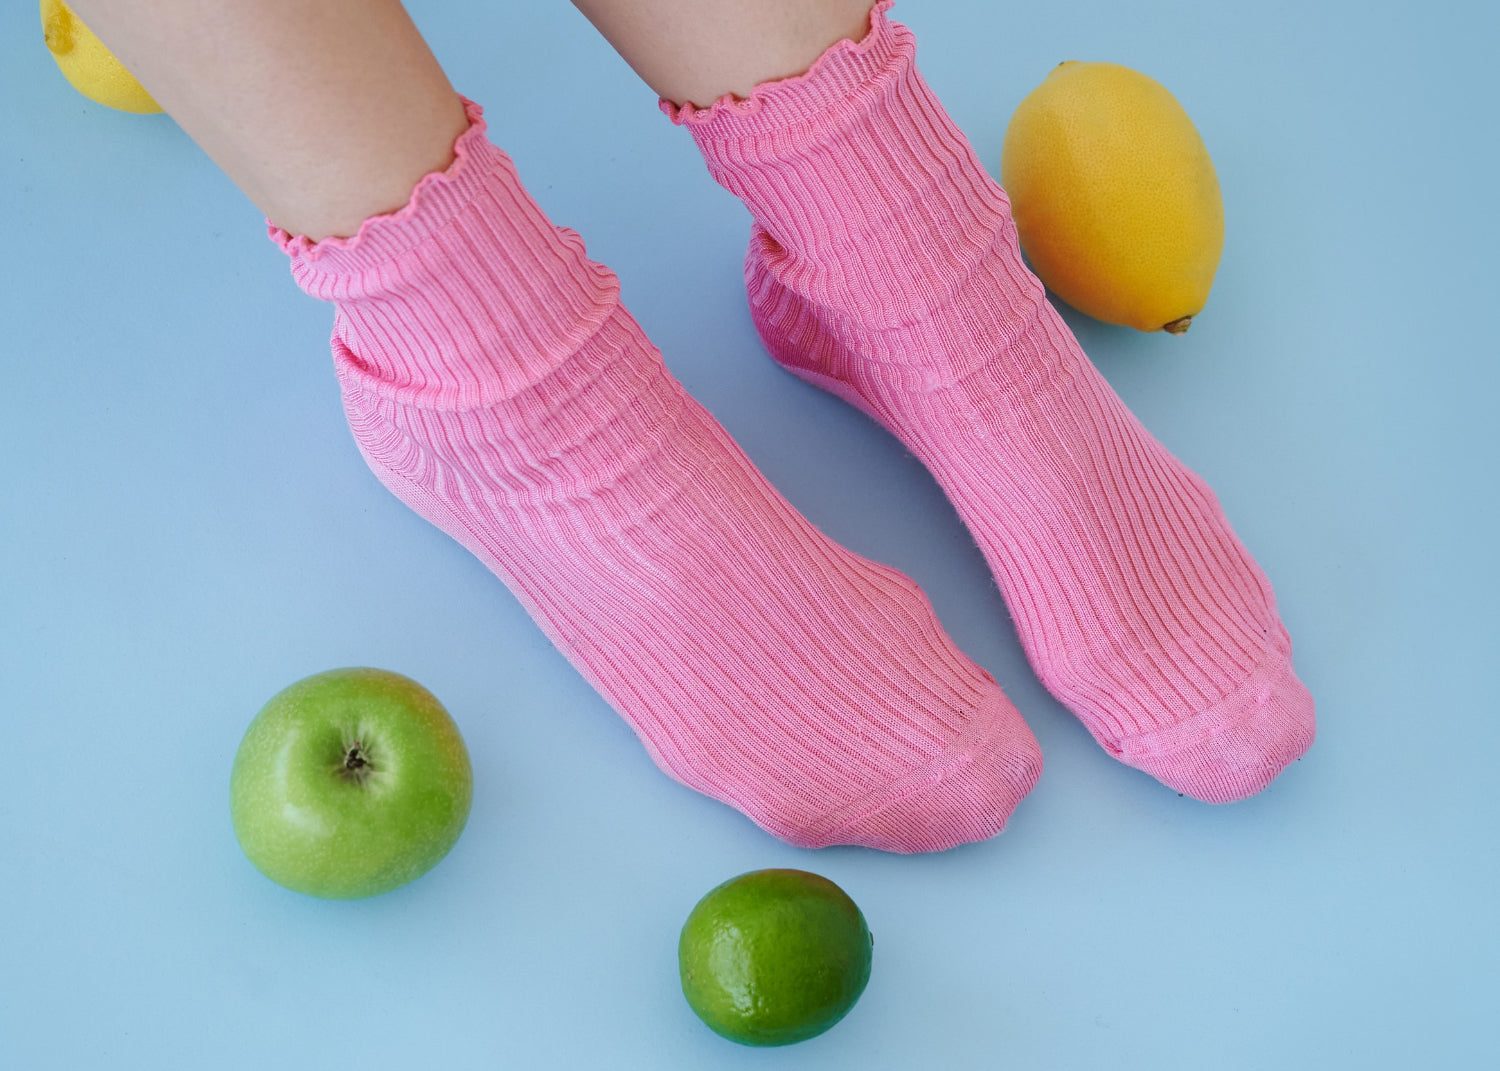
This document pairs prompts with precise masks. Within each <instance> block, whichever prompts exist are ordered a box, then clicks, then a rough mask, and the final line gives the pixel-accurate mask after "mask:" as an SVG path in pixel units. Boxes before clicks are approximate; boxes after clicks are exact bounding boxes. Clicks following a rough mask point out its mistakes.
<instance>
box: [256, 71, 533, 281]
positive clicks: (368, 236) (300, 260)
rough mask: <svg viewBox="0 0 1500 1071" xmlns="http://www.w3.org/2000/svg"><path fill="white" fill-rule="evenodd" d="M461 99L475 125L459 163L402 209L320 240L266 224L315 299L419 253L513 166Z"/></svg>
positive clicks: (462, 139) (426, 181) (427, 179)
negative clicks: (344, 281)
mask: <svg viewBox="0 0 1500 1071" xmlns="http://www.w3.org/2000/svg"><path fill="white" fill-rule="evenodd" d="M459 99H460V100H462V101H463V104H464V112H465V114H466V115H467V116H468V119H469V126H468V128H467V129H466V130H464V132H463V133H462V134H460V135H459V136H458V137H457V139H455V140H454V142H453V162H452V163H450V164H449V165H448V166H447V167H446V168H445V169H443V170H442V171H432V172H429V173H428V174H426V175H424V176H423V177H422V179H421V180H420V181H419V182H418V183H417V184H416V186H415V187H414V188H413V189H412V192H411V196H410V197H408V198H407V201H406V204H405V205H403V206H402V207H401V208H399V209H397V210H396V211H394V212H387V213H383V214H381V215H376V216H371V217H370V218H369V219H367V220H365V221H364V222H363V223H361V224H360V225H359V230H358V231H356V232H355V233H354V234H353V235H351V236H349V237H331V238H323V239H319V240H317V241H314V240H313V239H311V238H308V237H307V236H306V235H294V234H291V233H289V232H287V231H286V230H283V229H282V228H281V227H278V226H277V225H276V224H274V223H272V222H271V221H270V220H266V232H267V234H268V235H269V236H270V238H271V240H272V241H273V242H275V243H276V244H277V245H278V246H280V247H281V250H282V252H284V253H286V254H287V256H289V257H291V259H292V272H293V274H294V275H295V276H296V278H297V282H298V283H299V285H301V286H302V288H303V289H304V290H306V291H307V292H308V293H309V294H311V295H312V296H313V297H316V298H321V299H323V300H325V301H331V300H337V297H338V295H337V294H333V293H324V292H322V291H323V290H325V289H327V288H328V284H333V283H334V281H335V279H336V278H338V277H344V276H352V275H358V274H361V273H363V272H365V271H368V270H370V269H372V268H377V267H379V266H380V265H382V264H384V263H386V262H389V261H391V260H394V259H395V258H397V257H400V256H401V255H402V254H404V253H407V252H409V251H410V250H412V249H415V248H416V247H417V246H418V245H420V244H421V243H422V242H423V240H425V239H426V238H428V237H429V236H430V235H431V234H433V233H434V232H435V231H437V230H439V229H440V228H442V227H443V226H445V225H446V224H448V223H450V222H451V221H452V220H453V219H454V218H456V217H457V216H458V215H460V214H461V213H462V212H463V210H464V209H465V208H466V207H467V206H468V205H469V204H470V203H471V202H472V201H473V200H474V198H475V197H476V196H478V195H479V193H480V191H481V190H483V189H484V187H485V185H486V183H487V182H488V176H489V174H490V172H491V171H493V170H494V168H495V167H496V166H503V165H505V164H508V163H509V157H507V156H506V155H505V153H504V152H503V151H501V149H500V148H498V147H497V146H496V145H494V144H493V143H492V142H491V141H490V140H489V138H488V137H487V136H486V133H485V132H486V130H487V129H488V124H487V123H486V122H485V119H484V109H483V108H482V107H480V106H479V105H478V104H476V103H475V102H474V101H472V100H469V99H468V98H467V97H460V98H459Z"/></svg>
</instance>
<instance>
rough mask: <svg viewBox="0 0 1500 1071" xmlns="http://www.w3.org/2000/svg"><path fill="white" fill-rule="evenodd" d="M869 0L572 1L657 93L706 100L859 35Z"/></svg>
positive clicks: (782, 72)
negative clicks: (749, 1) (748, 1)
mask: <svg viewBox="0 0 1500 1071" xmlns="http://www.w3.org/2000/svg"><path fill="white" fill-rule="evenodd" d="M872 3H873V0H754V2H751V3H747V2H745V0H573V6H574V7H576V8H578V10H579V11H581V12H583V14H584V16H585V17H586V18H587V19H588V20H589V21H590V22H592V23H593V24H594V27H595V28H596V29H597V30H598V31H599V32H600V33H602V34H603V35H604V36H605V37H606V38H607V39H608V40H609V43H610V44H611V45H613V46H614V48H615V51H616V52H618V53H619V54H620V55H621V56H622V57H623V58H624V59H625V62H626V63H628V64H630V66H631V68H632V69H633V70H634V71H635V73H636V74H638V75H640V76H641V79H642V81H644V82H645V83H646V84H647V85H649V86H650V87H651V88H652V89H654V90H656V92H657V95H658V96H662V97H665V98H666V99H667V100H673V101H676V102H677V103H679V104H688V103H691V104H697V105H700V106H704V105H708V104H712V103H713V102H714V101H715V100H717V99H718V98H720V97H722V96H724V95H725V94H726V93H728V94H733V95H734V96H737V97H744V96H748V95H749V93H750V91H751V90H752V89H754V88H755V86H756V85H758V84H759V83H761V82H767V81H770V80H772V79H775V78H787V77H790V76H792V75H794V74H801V73H802V72H803V71H805V70H807V68H808V67H810V66H812V62H813V60H815V59H817V58H818V57H819V56H820V55H822V53H823V51H824V50H825V49H826V48H827V47H828V46H829V45H831V44H833V43H834V42H835V41H839V40H843V39H844V38H851V39H853V40H859V39H860V38H861V37H863V36H864V35H865V31H866V30H868V29H869V25H870V6H871V4H872Z"/></svg>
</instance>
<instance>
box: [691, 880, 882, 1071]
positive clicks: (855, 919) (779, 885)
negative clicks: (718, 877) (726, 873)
mask: <svg viewBox="0 0 1500 1071" xmlns="http://www.w3.org/2000/svg"><path fill="white" fill-rule="evenodd" d="M873 944H874V941H873V939H872V938H871V937H870V929H869V927H868V926H866V925H865V917H864V915H862V914H860V911H859V908H858V907H857V906H855V903H854V901H853V900H851V899H849V895H848V894H847V893H845V892H844V890H843V889H840V888H839V887H838V886H837V885H835V884H834V883H833V882H831V881H829V880H828V879H827V878H824V877H820V876H818V875H817V874H809V873H808V872H807V871H805V870H755V871H751V872H750V873H749V874H741V875H740V876H739V877H737V878H731V879H730V880H728V881H726V882H725V883H724V884H723V885H720V886H719V887H718V888H716V889H713V890H711V891H710V892H709V894H708V895H707V896H705V897H704V898H703V899H702V900H699V901H698V906H697V907H695V908H693V911H692V914H690V915H688V918H687V922H685V923H683V926H682V937H681V939H680V940H679V941H678V943H677V964H678V968H679V970H680V971H681V972H682V993H683V996H685V997H687V1002H688V1005H689V1006H690V1007H691V1008H692V1009H693V1011H694V1012H696V1013H697V1015H698V1018H700V1019H702V1020H703V1021H704V1022H705V1023H707V1024H708V1025H709V1027H710V1028H711V1029H713V1030H714V1031H715V1032H717V1033H719V1034H722V1035H723V1036H724V1037H726V1038H728V1039H729V1040H730V1041H737V1042H739V1043H740V1044H741V1045H790V1044H792V1043H793V1042H797V1041H806V1040H807V1039H808V1038H810V1037H816V1036H817V1035H819V1034H821V1033H823V1031H825V1030H827V1029H828V1028H829V1027H831V1026H832V1025H833V1024H834V1023H836V1022H838V1021H839V1020H840V1019H842V1018H843V1017H844V1016H845V1015H847V1014H848V1012H849V1009H850V1008H852V1007H854V1002H855V1001H857V1000H858V999H859V995H860V994H861V993H863V992H864V991H865V983H866V982H868V981H869V980H870V950H871V948H872V946H873Z"/></svg>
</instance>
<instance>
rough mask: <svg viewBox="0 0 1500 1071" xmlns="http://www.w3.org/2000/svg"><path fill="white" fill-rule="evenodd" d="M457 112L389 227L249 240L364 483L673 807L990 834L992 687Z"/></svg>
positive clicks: (812, 826)
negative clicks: (326, 346)
mask: <svg viewBox="0 0 1500 1071" xmlns="http://www.w3.org/2000/svg"><path fill="white" fill-rule="evenodd" d="M469 114H470V119H471V121H472V125H471V126H470V128H469V130H468V131H467V132H466V133H465V134H463V135H462V136H461V137H460V138H459V139H458V142H457V144H456V146H455V151H456V154H457V158H456V160H455V162H454V163H453V165H452V166H451V167H449V168H448V170H447V171H446V172H444V173H442V174H432V175H428V176H427V177H426V178H425V179H423V180H422V182H421V183H420V184H419V185H418V187H417V189H416V191H415V192H414V193H413V195H412V198H411V202H410V203H409V204H408V205H407V206H406V207H405V208H403V209H402V210H401V211H400V212H397V213H395V214H394V215H390V216H381V217H376V218H374V219H371V220H368V221H367V222H366V223H365V224H364V226H362V227H361V228H360V231H359V234H358V235H357V236H356V237H355V238H353V239H347V240H346V239H328V240H326V241H322V242H318V243H316V244H315V243H312V242H309V241H308V240H307V239H305V238H293V237H291V236H290V235H287V234H286V233H285V232H281V231H277V230H275V229H274V228H273V236H274V237H275V238H277V240H278V241H279V242H280V244H281V245H282V247H283V248H284V249H285V250H286V251H287V252H288V253H289V254H290V255H291V257H292V271H293V274H294V276H295V277H296V279H297V282H298V284H299V285H300V286H301V287H302V288H303V289H304V290H306V291H307V292H308V293H309V294H312V295H313V296H315V297H319V298H322V299H324V300H327V301H332V302H334V303H335V305H336V306H337V321H336V326H335V328H334V334H333V350H334V359H335V362H336V364H337V369H338V375H339V380H340V383H341V386H342V389H343V396H344V403H345V409H346V411H347V413H348V416H349V423H350V426H351V427H352V428H353V431H354V437H355V439H356V441H357V442H358V443H359V447H360V450H361V451H362V452H363V454H364V456H365V458H366V460H368V462H369V464H370V467H371V468H372V469H373V470H374V471H375V473H376V475H377V476H379V477H380V479H381V480H382V482H384V483H385V485H386V486H387V487H389V488H390V489H391V490H392V491H394V492H395V493H396V495H397V496H398V497H400V498H401V499H402V500H403V501H405V502H406V503H407V504H408V505H410V506H411V507H412V508H413V509H415V510H416V511H417V512H418V513H420V514H421V515H422V516H424V517H426V518H427V519H428V520H430V521H432V522H433V523H434V524H436V525H437V526H438V527H440V528H442V529H443V531H445V532H447V533H448V534H449V535H451V536H453V537H454V538H455V539H457V540H458V541H459V542H460V543H462V544H463V545H464V546H466V547H468V548H469V550H471V551H472V552H473V553H474V554H476V555H477V556H478V557H479V558H480V559H481V560H482V561H483V562H484V563H485V564H486V565H488V566H489V567H490V568H491V569H492V570H494V572H495V573H496V574H497V575H498V576H499V577H500V578H501V579H502V580H504V581H505V583H506V584H507V585H508V586H509V587H510V589H511V591H512V592H514V593H515V595H516V597H517V598H519V599H520V600H521V602H522V603H523V604H524V605H525V606H526V608H527V609H528V610H529V611H530V613H531V615H532V617H533V618H534V619H535V620H536V622H537V624H538V625H540V626H541V627H542V629H543V630H544V631H545V632H546V633H547V635H548V636H549V637H550V638H551V639H552V641H553V642H554V643H556V644H557V646H558V648H559V649H560V650H562V651H563V653H564V654H566V655H567V656H568V658H569V659H571V660H572V662H573V664H574V665H575V666H577V667H578V669H579V671H580V672H581V673H583V674H584V676H585V677H587V678H588V680H589V681H590V682H591V683H592V684H593V685H594V686H595V687H596V688H597V689H598V690H599V692H600V693H601V694H602V695H603V696H604V697H605V698H606V699H607V700H608V701H609V702H610V703H611V704H612V705H613V706H614V707H615V709H616V710H618V711H619V712H620V714H621V715H622V716H623V717H624V718H625V719H626V720H627V721H628V722H629V723H630V725H631V726H632V727H633V728H634V729H635V731H636V733H637V734H638V735H639V736H640V738H641V741H642V743H644V744H645V745H646V748H647V750H648V751H649V752H650V754H651V756H652V758H653V759H655V760H656V762H657V764H658V765H659V766H661V768H662V769H663V770H665V771H667V773H669V774H670V775H672V776H673V777H675V778H677V779H678V780H679V781H681V782H683V783H684V784H686V785H689V786H691V787H692V788H695V789H697V790H698V791H700V792H704V793H707V794H708V795H710V796H713V797H715V798H717V799H720V800H723V801H724V802H726V803H728V804H731V805H732V806H734V807H737V808H739V809H740V810H741V811H743V812H744V813H745V814H747V815H749V816H750V817H751V818H752V819H753V820H754V821H756V822H757V823H758V824H760V825H761V826H763V827H764V828H766V829H767V830H769V831H771V832H772V833H774V834H776V835H777V836H779V837H782V838H783V839H785V840H788V841H790V842H792V843H793V844H798V845H802V846H807V847H817V846H822V845H828V844H864V845H869V846H870V847H874V848H882V849H885V850H888V851H897V852H913V851H930V850H935V849H940V848H947V847H950V846H952V845H955V844H959V843H962V842H964V841H971V840H979V839H981V838H984V837H988V836H991V835H992V834H994V833H997V832H999V830H1000V829H1001V828H1002V827H1003V826H1004V825H1005V821H1006V818H1007V817H1008V816H1009V815H1010V812H1011V810H1012V809H1013V808H1014V807H1015V805H1016V803H1017V802H1018V801H1019V800H1020V799H1021V797H1022V796H1024V795H1025V794H1026V793H1027V792H1028V791H1030V789H1031V787H1032V785H1033V784H1034V783H1035V782H1036V779H1037V776H1038V774H1039V773H1040V771H1041V753H1040V751H1039V750H1038V748H1037V745H1036V741H1035V739H1034V738H1033V737H1032V735H1031V732H1030V730H1028V729H1027V728H1026V725H1025V723H1024V722H1022V721H1021V719H1020V716H1019V715H1018V714H1017V713H1016V711H1015V708H1014V707H1013V706H1011V704H1010V702H1009V701H1008V700H1007V699H1006V698H1005V696H1004V695H1003V694H1002V693H1001V691H1000V688H999V686H998V685H996V684H995V682H994V680H993V679H992V678H991V677H990V676H989V675H988V674H987V673H985V672H984V671H983V670H982V669H980V668H979V667H978V666H976V665H975V664H974V663H973V662H971V661H970V660H969V659H968V658H966V657H964V655H963V654H962V653H960V652H959V651H958V650H957V649H956V648H955V647H954V646H953V644H952V642H951V641H950V640H949V639H948V638H947V636H946V635H945V634H944V633H943V631H942V628H941V627H940V626H939V624H938V622H937V620H936V619H935V618H934V616H933V613H932V608H931V606H930V605H929V604H928V602H927V598H926V596H925V595H924V594H923V593H922V592H921V590H920V589H919V588H917V586H916V585H915V584H913V583H912V582H911V581H910V580H909V579H907V578H906V577H905V576H903V575H901V574H900V573H898V572H896V571H895V570H893V569H888V568H885V567H883V566H880V565H875V564H873V563H871V562H868V561H865V560H864V559H862V558H859V557H857V556H855V555H854V554H851V553H850V552H849V551H847V550H845V549H843V548H842V547H840V546H838V545H837V544H835V543H833V542H831V541H830V540H829V539H827V538H826V537H824V536H823V535H822V534H820V533H819V532H818V531H816V530H815V529H814V528H813V527H812V526H811V525H810V524H808V522H807V521H806V520H805V519H803V518H802V516H801V515H800V514H798V513H797V512H796V511H795V510H793V509H792V507H791V506H790V505H788V504H787V503H786V501H785V500H783V499H782V498H781V497H780V496H779V495H777V493H776V492H775V490H773V489H772V488H771V486H770V485H769V484H768V483H767V482H766V481H765V479H764V478H763V477H762V476H761V475H760V473H759V472H757V471H756V469H755V468H754V466H753V465H752V464H751V463H750V461H749V459H748V458H746V457H745V455H744V454H743V453H742V452H741V451H740V449H739V448H738V447H737V446H736V445H735V444H734V442H733V441H731V440H730V438H729V436H728V434H727V433H726V432H725V431H724V429H723V428H721V427H720V426H719V425H718V423H717V422H715V421H714V419H713V418H712V417H711V416H709V414H708V413H707V412H706V411H705V410H704V409H703V408H702V407H701V406H699V405H698V404H697V403H696V402H694V401H693V400H692V399H691V398H689V397H688V396H687V395H686V394H685V393H684V391H683V389H682V387H681V385H680V384H679V383H678V382H677V381H676V380H675V379H673V378H672V376H671V375H670V374H669V373H668V372H667V370H666V368H665V367H664V366H663V364H662V362H661V356H660V354H659V353H658V351H657V350H656V349H655V347H653V346H652V345H651V344H650V342H649V341H648V340H647V339H646V338H645V337H644V335H643V334H642V333H641V330H640V328H639V327H638V326H637V324H636V322H635V321H634V320H633V319H632V318H631V316H630V314H629V313H627V312H626V311H625V309H624V308H623V306H621V304H620V301H619V285H618V281H617V280H616V278H615V276H614V274H613V273H611V272H610V271H609V270H608V269H607V268H605V267H603V266H601V265H599V264H596V263H594V262H593V261H591V260H589V259H588V257H587V256H585V254H584V247H583V242H582V241H580V240H579V237H578V235H577V234H575V233H573V232H572V231H569V230H566V229H564V228H559V227H555V226H553V225H552V224H551V223H550V222H548V220H547V219H546V217H545V216H544V215H543V214H542V211H541V209H540V208H538V207H537V205H536V203H535V202H534V201H532V200H531V198H530V197H529V196H528V195H527V194H526V192H525V190H524V189H523V188H522V186H521V184H520V181H519V180H518V179H517V177H516V172H515V169H514V167H513V166H512V164H511V161H510V158H509V157H508V156H506V155H505V153H503V152H501V151H500V150H499V149H497V148H495V146H494V145H492V144H491V143H490V142H489V141H488V140H487V139H486V137H485V135H484V122H483V120H482V119H481V117H480V110H479V108H478V107H477V106H475V105H472V104H471V105H469ZM559 774H560V776H564V777H566V776H567V771H566V770H563V771H559Z"/></svg>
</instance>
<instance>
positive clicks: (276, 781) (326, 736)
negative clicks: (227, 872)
mask: <svg viewBox="0 0 1500 1071" xmlns="http://www.w3.org/2000/svg"><path fill="white" fill-rule="evenodd" d="M473 789H474V774H473V771H472V769H471V768H470V766H469V751H468V749H467V748H466V747H464V741H463V737H462V736H460V735H459V733H458V726H456V725H454V724H453V719H452V718H450V717H449V716H448V712H447V711H446V710H444V709H443V705H442V704H441V703H439V702H438V701H437V699H436V698H435V697H434V696H433V694H432V693H431V692H429V691H428V690H427V689H426V688H423V687H422V686H421V685H420V684H418V683H417V682H416V681H414V680H410V679H409V678H407V677H403V676H401V675H400V674H398V673H388V672H386V671H385V670H381V669H333V670H329V671H328V672H327V673H319V674H316V675H314V676H311V677H308V678H306V679H305V680H300V681H298V682H297V683H296V684H293V685H291V686H290V687H288V688H285V689H283V690H282V691H280V692H278V693H276V695H274V696H272V697H271V701H270V702H269V703H267V704H266V705H265V706H264V707H263V708H262V709H261V712H260V713H259V714H257V715H256V716H255V720H254V721H253V722H251V723H250V728H249V729H248V730H246V732H245V738H244V739H243V740H242V741H240V749H239V751H238V753H237V754H236V755H235V757H234V771H233V772H232V773H231V774H230V778H229V813H230V817H231V818H232V819H233V821H234V833H235V836H236V837H238V838H239V842H240V847H241V848H243V849H244V850H245V854H246V855H247V856H249V857H250V861H251V862H252V863H254V864H255V865H256V866H257V867H259V868H260V871H261V873H263V874H265V875H266V877H268V878H270V879H271V880H272V881H275V882H278V883H279V884H282V885H285V886H286V887H287V888H288V889H294V890H296V891H297V892H302V893H308V894H310V895H312V896H323V897H328V898H331V899H339V900H351V899H355V898H358V897H362V896H374V895H376V894H377V893H383V892H389V891H390V890H391V889H394V888H396V887H398V886H401V885H405V884H406V883H407V882H408V881H411V880H413V879H414V878H417V877H419V876H421V875H422V874H425V873H426V872H427V871H428V870H430V869H431V868H432V867H433V866H435V865H436V864H437V862H438V860H440V859H442V858H443V856H445V855H447V854H448V849H450V848H452V847H453V844H454V842H455V841H457V840H458V835H459V834H460V833H462V832H463V828H464V822H465V821H467V820H468V817H469V802H470V800H471V799H472V797H473Z"/></svg>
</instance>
